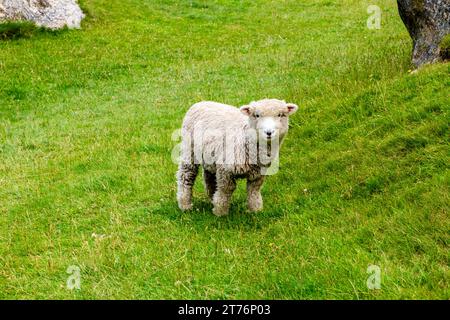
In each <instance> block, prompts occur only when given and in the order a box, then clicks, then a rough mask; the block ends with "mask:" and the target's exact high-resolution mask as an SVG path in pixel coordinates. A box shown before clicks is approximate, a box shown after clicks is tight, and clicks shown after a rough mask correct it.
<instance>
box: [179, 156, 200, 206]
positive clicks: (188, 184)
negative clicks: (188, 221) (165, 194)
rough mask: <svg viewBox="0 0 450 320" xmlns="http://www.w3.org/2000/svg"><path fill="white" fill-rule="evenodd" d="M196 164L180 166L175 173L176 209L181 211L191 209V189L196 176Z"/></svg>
mask: <svg viewBox="0 0 450 320" xmlns="http://www.w3.org/2000/svg"><path fill="white" fill-rule="evenodd" d="M198 167H199V165H197V164H183V163H181V164H180V167H179V168H178V172H177V180H178V181H177V182H178V191H177V200H178V207H179V208H180V209H181V210H183V211H186V210H191V209H192V187H193V186H194V182H195V178H196V177H197V174H198Z"/></svg>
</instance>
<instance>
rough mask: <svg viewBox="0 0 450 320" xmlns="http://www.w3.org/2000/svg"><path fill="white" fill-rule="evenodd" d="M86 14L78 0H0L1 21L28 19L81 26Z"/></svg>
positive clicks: (48, 24)
mask: <svg viewBox="0 0 450 320" xmlns="http://www.w3.org/2000/svg"><path fill="white" fill-rule="evenodd" d="M83 18H84V14H83V12H82V11H81V9H80V7H79V6H78V3H77V1H76V0H0V22H1V21H8V20H28V21H32V22H34V23H35V24H36V25H38V26H42V27H46V28H50V29H60V28H63V27H65V26H67V27H69V28H80V24H81V20H82V19H83Z"/></svg>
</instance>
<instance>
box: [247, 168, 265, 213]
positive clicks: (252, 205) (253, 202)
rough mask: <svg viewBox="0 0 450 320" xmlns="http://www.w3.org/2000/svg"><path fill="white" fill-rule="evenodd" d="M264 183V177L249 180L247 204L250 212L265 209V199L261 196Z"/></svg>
mask: <svg viewBox="0 0 450 320" xmlns="http://www.w3.org/2000/svg"><path fill="white" fill-rule="evenodd" d="M263 182H264V176H260V177H258V178H256V179H254V180H247V204H248V209H249V210H250V211H253V212H254V211H260V210H262V209H263V199H262V196H261V187H262V185H263Z"/></svg>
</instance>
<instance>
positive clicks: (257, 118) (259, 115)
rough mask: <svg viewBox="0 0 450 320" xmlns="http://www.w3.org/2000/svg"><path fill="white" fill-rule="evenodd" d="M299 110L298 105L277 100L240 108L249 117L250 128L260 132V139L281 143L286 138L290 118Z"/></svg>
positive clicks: (254, 103)
mask: <svg viewBox="0 0 450 320" xmlns="http://www.w3.org/2000/svg"><path fill="white" fill-rule="evenodd" d="M297 109H298V107H297V105H295V104H293V103H286V102H285V101H282V100H277V99H264V100H260V101H256V102H252V103H250V104H249V105H246V106H242V107H241V108H240V110H241V112H242V113H243V114H244V115H246V116H248V122H249V126H250V128H251V129H254V130H256V131H257V132H258V137H259V139H264V140H266V141H271V140H273V139H279V140H280V141H281V140H282V139H283V138H284V136H285V135H286V133H287V131H288V127H289V116H290V115H292V114H293V113H295V112H296V111H297Z"/></svg>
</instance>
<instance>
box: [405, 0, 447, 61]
mask: <svg viewBox="0 0 450 320" xmlns="http://www.w3.org/2000/svg"><path fill="white" fill-rule="evenodd" d="M397 3H398V9H399V13H400V17H401V18H402V20H403V22H404V24H405V25H406V28H407V29H408V32H409V34H410V35H411V38H412V39H413V46H414V47H413V54H412V62H413V64H414V65H415V66H416V67H419V66H421V65H423V64H425V63H433V62H436V61H440V60H443V59H447V58H448V57H445V56H444V55H445V50H441V42H442V41H443V38H444V37H445V36H446V35H448V34H449V33H450V0H397Z"/></svg>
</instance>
